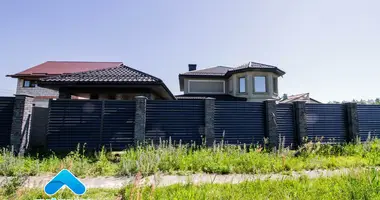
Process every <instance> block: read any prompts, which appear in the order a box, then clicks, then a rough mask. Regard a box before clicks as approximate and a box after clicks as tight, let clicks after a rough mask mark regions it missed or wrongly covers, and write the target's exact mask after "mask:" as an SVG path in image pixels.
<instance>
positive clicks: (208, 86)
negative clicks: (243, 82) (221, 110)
mask: <svg viewBox="0 0 380 200" xmlns="http://www.w3.org/2000/svg"><path fill="white" fill-rule="evenodd" d="M188 83H189V86H188V87H189V88H188V89H189V90H188V91H189V93H199V94H202V93H204V94H207V93H212V94H223V93H225V85H224V84H225V82H224V80H189V82H188Z"/></svg>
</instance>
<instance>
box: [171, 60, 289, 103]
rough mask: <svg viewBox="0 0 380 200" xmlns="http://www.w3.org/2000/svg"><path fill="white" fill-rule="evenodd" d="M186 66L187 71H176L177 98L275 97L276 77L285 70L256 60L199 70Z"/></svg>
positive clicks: (236, 98)
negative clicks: (177, 77)
mask: <svg viewBox="0 0 380 200" xmlns="http://www.w3.org/2000/svg"><path fill="white" fill-rule="evenodd" d="M188 67H189V70H188V72H185V73H182V74H179V85H180V90H181V91H183V94H182V95H177V96H176V97H177V99H180V100H186V99H204V98H207V97H213V98H215V99H216V100H225V101H252V102H261V101H265V100H268V99H278V94H279V91H278V78H279V77H282V76H283V75H284V74H285V72H284V71H282V70H280V69H279V68H277V67H276V66H272V65H267V64H262V63H257V62H248V63H246V64H244V65H241V66H239V67H226V66H216V67H211V68H206V69H199V70H197V65H195V64H189V65H188Z"/></svg>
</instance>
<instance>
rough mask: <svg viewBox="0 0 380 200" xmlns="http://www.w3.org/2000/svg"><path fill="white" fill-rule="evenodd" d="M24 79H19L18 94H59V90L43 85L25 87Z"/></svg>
mask: <svg viewBox="0 0 380 200" xmlns="http://www.w3.org/2000/svg"><path fill="white" fill-rule="evenodd" d="M23 82H24V79H21V78H19V79H17V89H16V94H18V95H29V96H34V97H36V96H58V95H59V92H58V91H57V90H52V89H48V88H42V87H38V86H36V87H31V88H27V87H23Z"/></svg>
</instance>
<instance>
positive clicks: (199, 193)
mask: <svg viewBox="0 0 380 200" xmlns="http://www.w3.org/2000/svg"><path fill="white" fill-rule="evenodd" d="M137 177H139V176H137ZM5 190H6V189H4V188H1V189H0V198H1V199H21V200H23V199H51V198H56V199H74V198H78V197H75V195H74V194H73V193H72V192H70V191H69V190H68V189H64V190H62V191H60V192H58V193H57V194H55V195H54V196H53V197H48V196H47V195H46V194H44V192H43V190H42V189H22V188H21V189H18V190H17V191H14V192H13V193H12V194H9V193H5ZM379 191H380V174H379V172H378V171H376V170H367V171H361V172H352V173H350V174H349V175H344V176H334V177H327V178H319V179H308V178H307V177H300V178H299V179H293V180H257V181H253V182H243V183H240V184H201V185H195V184H192V183H187V184H177V185H172V186H168V187H154V185H153V186H149V187H148V186H146V187H140V186H138V184H136V183H135V184H132V185H128V186H126V187H125V188H122V189H119V190H118V189H89V190H88V191H87V192H86V194H84V195H83V196H81V197H80V198H81V199H117V200H122V199H123V200H124V199H125V200H126V199H130V200H144V199H149V200H153V199H178V200H182V199H183V200H192V199H194V200H198V199H237V200H244V199H247V200H248V199H302V200H304V199H305V200H309V199H310V200H312V199H315V200H319V199H324V200H329V199H339V200H345V199H379Z"/></svg>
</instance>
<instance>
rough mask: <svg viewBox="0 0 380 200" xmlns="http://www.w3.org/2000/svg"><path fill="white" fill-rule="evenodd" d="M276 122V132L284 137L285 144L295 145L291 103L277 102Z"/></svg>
mask: <svg viewBox="0 0 380 200" xmlns="http://www.w3.org/2000/svg"><path fill="white" fill-rule="evenodd" d="M276 122H277V132H278V134H281V138H285V142H284V143H285V146H291V145H292V146H295V145H296V141H295V137H294V135H295V130H294V112H293V104H277V112H276Z"/></svg>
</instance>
